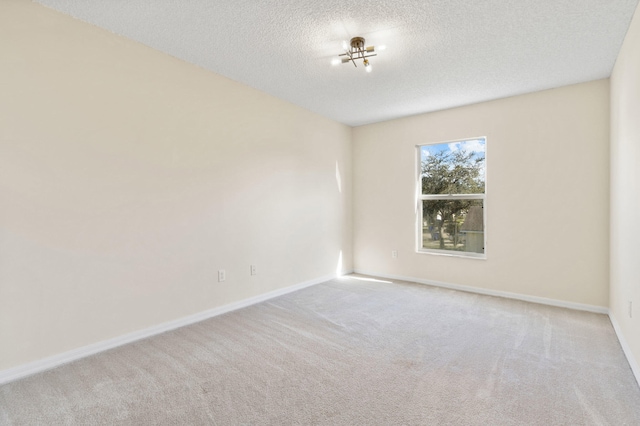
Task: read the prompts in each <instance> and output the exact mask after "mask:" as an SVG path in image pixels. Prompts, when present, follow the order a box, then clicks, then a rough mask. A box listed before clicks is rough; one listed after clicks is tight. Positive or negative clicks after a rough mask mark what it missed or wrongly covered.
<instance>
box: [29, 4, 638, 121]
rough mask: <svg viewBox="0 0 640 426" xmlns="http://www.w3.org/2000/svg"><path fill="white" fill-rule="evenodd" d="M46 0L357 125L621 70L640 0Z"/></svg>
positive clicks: (73, 14) (599, 76) (526, 91)
mask: <svg viewBox="0 0 640 426" xmlns="http://www.w3.org/2000/svg"><path fill="white" fill-rule="evenodd" d="M38 2H39V3H41V4H43V5H46V6H49V7H51V8H53V9H56V10H58V11H60V12H63V13H67V14H70V15H72V16H74V17H77V18H79V19H81V20H83V21H86V22H90V23H92V24H95V25H97V26H99V27H102V28H105V29H108V30H110V31H112V32H114V33H116V34H120V35H123V36H125V37H128V38H130V39H133V40H136V41H139V42H141V43H143V44H145V45H147V46H150V47H152V48H154V49H158V50H160V51H163V52H166V53H168V54H170V55H172V56H175V57H177V58H180V59H183V60H185V61H187V62H191V63H193V64H196V65H199V66H201V67H204V68H206V69H208V70H211V71H214V72H216V73H219V74H222V75H224V76H226V77H228V78H231V79H233V80H236V81H239V82H241V83H244V84H247V85H249V86H252V87H254V88H257V89H259V90H262V91H264V92H267V93H269V94H271V95H274V96H276V97H278V98H281V99H285V100H287V101H290V102H292V103H294V104H297V105H300V106H302V107H304V108H306V109H309V110H311V111H314V112H316V113H318V114H321V115H324V116H326V117H329V118H331V119H334V120H337V121H339V122H342V123H345V124H348V125H351V126H357V125H362V124H367V123H373V122H378V121H383V120H388V119H393V118H398V117H403V116H407V115H412V114H418V113H423V112H430V111H436V110H441V109H445V108H452V107H456V106H461V105H466V104H472V103H477V102H481V101H486V100H490V99H497V98H503V97H507V96H514V95H518V94H523V93H528V92H534V91H538V90H544V89H550V88H554V87H559V86H564V85H569V84H575V83H580V82H585V81H591V80H596V79H601V78H606V77H609V75H610V74H611V70H612V68H613V65H614V62H615V58H616V56H617V54H618V51H619V49H620V46H621V44H622V41H623V38H624V36H625V34H626V31H627V29H628V26H629V23H630V21H631V18H632V15H633V12H634V10H635V7H636V5H637V3H638V0H616V1H610V0H537V1H533V2H520V1H505V0H502V1H500V0H487V1H474V0H450V1H442V0H428V1H425V0H394V1H389V0H387V1H377V2H371V1H365V0H340V1H338V0H326V1H315V0H300V1H295V2H286V1H262V2H257V1H255V0H216V1H210V0H190V1H188V2H181V1H175V0H130V1H119V2H113V1H103V0H38ZM354 36H363V37H365V38H366V45H376V46H379V45H386V46H387V49H386V50H384V51H382V52H379V56H377V57H375V58H373V59H372V60H371V63H372V66H373V72H372V73H370V74H367V73H365V71H364V68H363V67H362V66H359V67H358V68H354V67H353V65H351V64H341V65H338V66H332V65H331V64H330V62H331V59H332V58H335V57H336V56H337V55H338V54H339V53H341V51H342V42H343V41H344V40H349V39H350V38H351V37H354ZM158 72H161V70H159V71H158ZM212 95H213V94H212Z"/></svg>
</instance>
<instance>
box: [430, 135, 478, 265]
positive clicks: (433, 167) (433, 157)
mask: <svg viewBox="0 0 640 426" xmlns="http://www.w3.org/2000/svg"><path fill="white" fill-rule="evenodd" d="M418 149H419V162H420V164H419V170H420V179H419V185H420V189H421V192H420V197H419V202H420V206H419V209H418V210H419V214H420V221H419V222H420V226H419V228H420V229H419V244H418V250H419V251H421V252H435V253H438V252H439V253H446V254H458V255H463V256H470V257H485V256H484V254H485V232H484V222H485V215H484V204H485V174H486V167H485V152H486V138H474V139H468V140H461V141H452V142H446V143H437V144H428V145H420V146H418Z"/></svg>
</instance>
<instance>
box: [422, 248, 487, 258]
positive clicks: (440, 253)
mask: <svg viewBox="0 0 640 426" xmlns="http://www.w3.org/2000/svg"><path fill="white" fill-rule="evenodd" d="M416 253H418V254H430V255H435V256H445V257H462V258H464V259H476V260H487V254H486V253H465V252H459V253H455V252H454V253H452V252H450V251H445V250H425V249H418V250H416Z"/></svg>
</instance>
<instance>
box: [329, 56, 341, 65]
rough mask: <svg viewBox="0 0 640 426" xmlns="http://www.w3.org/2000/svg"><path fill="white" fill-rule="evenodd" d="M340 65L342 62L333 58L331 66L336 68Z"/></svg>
mask: <svg viewBox="0 0 640 426" xmlns="http://www.w3.org/2000/svg"><path fill="white" fill-rule="evenodd" d="M341 63H342V60H341V59H340V58H334V59H332V60H331V65H333V66H336V65H340V64H341Z"/></svg>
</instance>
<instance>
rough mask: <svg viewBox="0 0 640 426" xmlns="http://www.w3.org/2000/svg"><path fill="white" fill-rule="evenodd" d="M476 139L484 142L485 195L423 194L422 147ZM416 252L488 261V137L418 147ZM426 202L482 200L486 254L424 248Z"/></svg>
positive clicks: (433, 143) (424, 144)
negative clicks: (423, 210)
mask: <svg viewBox="0 0 640 426" xmlns="http://www.w3.org/2000/svg"><path fill="white" fill-rule="evenodd" d="M476 139H483V140H484V172H485V175H484V194H437V195H435V194H430V195H424V194H423V193H422V147H423V146H428V145H440V144H450V143H456V142H466V141H472V140H476ZM416 165H417V168H416V252H417V253H419V254H431V255H438V256H451V257H464V258H468V259H483V260H486V259H487V137H486V136H478V137H470V138H464V139H456V140H449V141H441V142H427V143H423V144H419V145H416ZM424 200H451V201H453V200H482V208H483V212H482V221H483V228H484V232H483V238H484V253H474V252H464V251H452V250H438V249H426V248H424V247H422V239H423V234H422V233H423V229H422V226H423V217H422V204H423V203H422V202H423V201H424Z"/></svg>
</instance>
